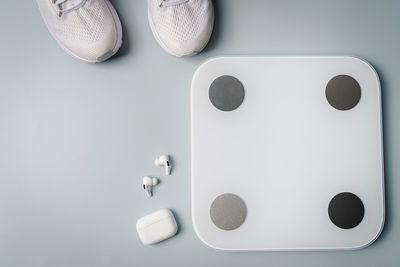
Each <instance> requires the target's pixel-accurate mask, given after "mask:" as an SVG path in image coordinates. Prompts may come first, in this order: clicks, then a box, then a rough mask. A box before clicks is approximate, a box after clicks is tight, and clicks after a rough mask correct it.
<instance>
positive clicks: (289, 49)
mask: <svg viewBox="0 0 400 267" xmlns="http://www.w3.org/2000/svg"><path fill="white" fill-rule="evenodd" d="M113 3H114V5H115V7H116V9H117V11H118V12H119V14H120V17H121V20H122V23H123V30H124V41H125V43H124V45H123V47H122V48H121V51H120V52H119V54H118V55H117V56H116V57H115V58H113V59H111V60H109V61H107V62H105V63H102V64H99V65H88V64H83V63H80V62H77V61H75V60H74V59H73V58H71V57H69V56H68V55H67V54H65V53H64V52H63V51H62V50H61V48H59V47H58V46H57V44H56V43H55V41H54V40H53V39H52V38H51V36H50V35H49V33H48V31H47V29H46V28H45V26H44V23H43V22H42V19H41V17H40V14H39V11H38V9H37V7H36V3H35V1H32V0H30V1H13V0H8V1H2V6H1V8H0V29H1V42H0V51H1V55H0V75H1V76H0V78H1V79H0V266H1V267H3V266H4V267H16V266H29V267H30V266H49V267H58V266H63V267H65V266H77V267H89V266H99V267H101V266H113V267H119V266H155V265H160V266H396V265H397V266H399V264H400V253H399V248H400V213H399V205H400V204H399V203H400V181H399V174H400V164H399V159H400V158H399V157H400V147H399V146H400V140H399V136H400V120H399V119H398V116H399V114H400V104H399V103H398V101H399V100H400V91H399V89H400V88H399V86H400V73H399V61H400V52H399V49H400V15H399V13H400V1H396V0H392V1H390V0H382V1H378V0H368V1H367V0H334V1H332V0H330V1H328V0H313V1H312V0H303V1H298V0H290V1H289V0H280V1H277V0H269V1H261V0H260V1H255V0H254V1H243V0H231V1H228V0H225V1H222V0H219V1H216V2H215V7H216V20H215V30H214V33H213V36H212V39H211V41H210V43H209V45H208V46H207V48H206V49H205V51H204V52H203V53H201V54H200V55H198V56H195V57H191V58H184V59H179V58H175V57H172V56H170V55H168V54H166V53H165V52H164V51H162V49H161V48H160V47H159V46H158V45H157V43H156V42H155V40H154V38H153V36H152V34H151V31H150V29H149V26H148V22H147V12H146V1H144V0H141V1H133V0H114V1H113ZM219 55H354V56H358V57H361V58H364V59H366V60H368V61H369V62H370V63H372V64H373V66H374V67H375V68H376V69H377V71H378V73H379V75H380V78H381V82H382V87H383V89H382V90H383V91H382V93H383V112H384V113H383V114H384V138H385V139H384V141H385V157H386V158H385V160H386V161H385V168H386V201H387V217H386V225H385V228H384V231H383V233H382V235H381V237H380V238H379V239H378V240H377V241H376V242H375V243H374V244H373V245H371V246H370V247H368V248H366V249H362V250H358V251H342V252H250V253H229V252H220V251H215V250H213V249H210V248H208V247H206V246H205V245H204V244H203V243H201V241H200V240H199V239H198V238H197V237H196V235H195V233H194V231H193V228H192V225H191V218H190V164H189V152H190V147H189V130H190V129H189V87H190V81H191V77H192V74H193V72H194V70H195V69H196V67H197V66H198V65H199V64H200V63H201V62H202V61H204V60H205V59H207V58H209V57H211V56H219ZM162 153H171V154H172V155H173V159H174V170H173V175H172V176H169V177H165V176H163V172H164V169H163V168H159V167H156V166H154V164H153V161H154V158H155V157H156V156H158V155H160V154H162ZM146 174H147V175H156V176H159V177H161V179H162V180H161V184H160V185H159V186H158V187H156V188H155V190H154V193H155V196H154V197H153V198H151V199H148V198H147V197H146V196H145V194H144V192H143V190H142V189H141V187H140V185H141V177H142V176H143V175H146ZM164 207H169V208H171V209H172V210H173V211H174V212H175V214H176V217H177V220H178V222H179V225H180V231H179V233H178V235H177V236H176V237H174V238H173V239H170V240H168V241H166V242H163V243H161V244H159V245H157V246H152V247H149V246H147V247H146V246H143V245H141V243H140V241H139V239H138V236H137V234H136V232H135V222H136V220H137V219H138V218H139V217H141V216H143V215H146V214H147V213H150V212H152V211H155V210H158V209H160V208H164ZM315 234H318V233H315Z"/></svg>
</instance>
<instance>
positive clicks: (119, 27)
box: [46, 0, 122, 63]
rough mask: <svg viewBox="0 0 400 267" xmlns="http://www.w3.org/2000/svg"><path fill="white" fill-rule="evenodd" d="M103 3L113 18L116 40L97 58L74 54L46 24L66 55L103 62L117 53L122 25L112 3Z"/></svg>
mask: <svg viewBox="0 0 400 267" xmlns="http://www.w3.org/2000/svg"><path fill="white" fill-rule="evenodd" d="M104 1H105V3H106V4H107V7H108V8H109V10H110V12H111V15H112V16H113V20H114V23H115V27H116V28H117V42H116V43H115V46H114V48H113V49H112V50H111V51H108V52H107V53H105V54H104V55H101V56H99V57H98V58H97V59H95V60H88V59H85V58H82V57H80V56H78V55H76V54H75V53H74V52H72V51H71V50H69V49H68V48H67V47H65V46H64V45H63V44H62V43H61V42H60V41H59V40H58V39H57V38H56V37H55V36H54V35H53V33H52V32H51V31H50V28H49V27H48V26H47V23H46V26H47V28H48V30H49V32H50V34H51V35H52V36H53V38H54V40H56V42H57V44H58V45H59V46H60V47H61V48H62V49H63V50H64V51H65V52H67V54H68V55H70V56H71V57H73V58H75V59H77V60H79V61H82V62H85V63H99V62H103V61H105V60H107V59H109V58H110V57H112V56H113V55H115V53H117V51H118V50H119V49H120V47H121V45H122V25H121V21H120V20H119V17H118V14H117V11H116V10H115V8H114V7H113V5H112V4H111V3H110V1H109V0H104Z"/></svg>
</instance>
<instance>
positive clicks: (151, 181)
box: [143, 176, 158, 197]
mask: <svg viewBox="0 0 400 267" xmlns="http://www.w3.org/2000/svg"><path fill="white" fill-rule="evenodd" d="M157 184H158V179H157V178H155V177H149V176H145V177H143V189H144V191H145V192H146V195H147V196H148V197H151V196H152V192H151V187H152V186H155V185H157Z"/></svg>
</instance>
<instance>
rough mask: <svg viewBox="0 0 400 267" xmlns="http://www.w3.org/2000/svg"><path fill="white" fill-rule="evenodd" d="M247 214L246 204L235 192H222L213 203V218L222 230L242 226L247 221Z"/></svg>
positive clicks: (211, 210)
mask: <svg viewBox="0 0 400 267" xmlns="http://www.w3.org/2000/svg"><path fill="white" fill-rule="evenodd" d="M246 215H247V208H246V204H245V203H244V201H243V200H242V199H241V198H240V197H238V196H237V195H235V194H230V193H226V194H222V195H220V196H218V197H217V198H216V199H214V201H213V203H212V204H211V208H210V217H211V220H212V221H213V223H214V224H215V226H217V227H218V228H220V229H222V230H227V231H229V230H234V229H236V228H238V227H240V226H241V225H242V224H243V222H244V221H245V219H246Z"/></svg>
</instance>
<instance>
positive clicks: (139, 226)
mask: <svg viewBox="0 0 400 267" xmlns="http://www.w3.org/2000/svg"><path fill="white" fill-rule="evenodd" d="M136 230H137V232H138V235H139V238H140V241H142V243H143V244H144V245H151V244H155V243H158V242H160V241H163V240H165V239H167V238H170V237H172V236H174V235H175V234H176V232H177V230H178V226H177V224H176V221H175V217H174V215H173V214H172V212H171V211H170V210H169V209H162V210H159V211H156V212H153V213H151V214H149V215H147V216H144V217H142V218H140V219H139V220H138V221H137V222H136Z"/></svg>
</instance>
